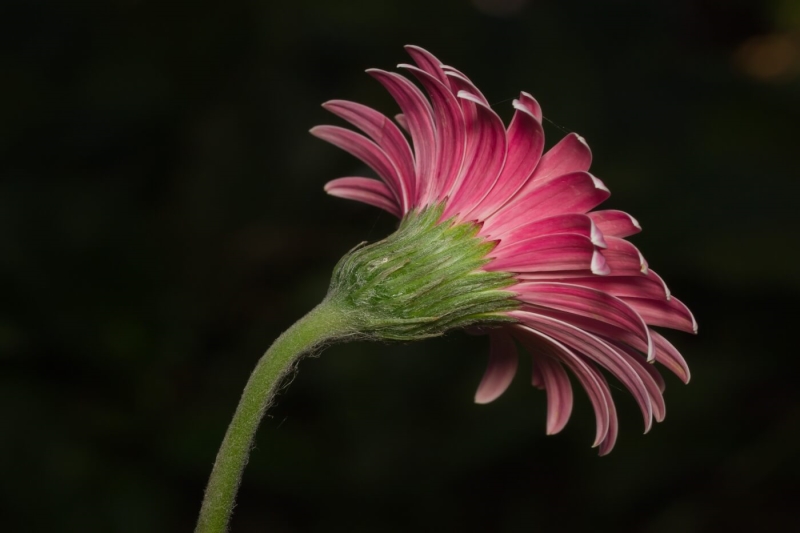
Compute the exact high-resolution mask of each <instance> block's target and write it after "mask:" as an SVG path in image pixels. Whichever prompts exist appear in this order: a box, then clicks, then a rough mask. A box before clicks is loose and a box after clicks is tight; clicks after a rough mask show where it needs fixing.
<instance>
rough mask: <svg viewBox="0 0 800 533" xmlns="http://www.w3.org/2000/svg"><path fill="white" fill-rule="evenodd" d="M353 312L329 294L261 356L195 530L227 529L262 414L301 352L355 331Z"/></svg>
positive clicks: (219, 455)
mask: <svg viewBox="0 0 800 533" xmlns="http://www.w3.org/2000/svg"><path fill="white" fill-rule="evenodd" d="M353 333H354V332H353V328H352V327H351V325H350V323H349V321H348V313H347V312H346V311H343V310H342V309H341V308H340V307H339V305H338V304H337V302H335V301H332V300H331V299H326V300H325V301H323V302H322V303H321V304H320V305H319V306H317V307H316V308H314V309H313V310H312V311H311V312H310V313H308V314H307V315H306V316H304V317H303V318H301V319H300V320H299V321H298V322H296V323H295V324H294V325H293V326H292V327H291V328H289V329H288V330H286V332H284V333H283V335H281V336H280V337H278V339H277V340H276V341H275V343H274V344H273V345H272V346H271V347H270V348H269V350H267V352H266V353H265V354H264V355H263V357H261V359H260V360H259V361H258V364H257V365H256V368H255V369H254V370H253V373H252V374H251V375H250V379H249V380H248V382H247V385H246V386H245V388H244V392H243V393H242V398H241V400H239V406H238V407H237V408H236V413H235V414H234V415H233V420H232V421H231V424H230V426H228V431H227V433H226V434H225V439H224V440H223V441H222V445H221V446H220V448H219V452H218V453H217V459H216V461H215V462H214V468H213V469H212V471H211V477H210V478H209V480H208V486H207V487H206V493H205V497H204V498H203V505H202V507H201V509H200V517H199V518H198V520H197V527H196V529H195V533H224V532H225V531H227V529H228V522H229V521H230V517H231V513H232V512H233V507H234V500H235V498H236V491H237V490H238V488H239V483H240V481H241V479H242V472H243V471H244V467H245V466H246V465H247V459H248V457H249V455H250V450H251V449H252V446H253V438H254V436H255V433H256V430H257V429H258V424H259V422H261V418H262V417H263V416H264V412H265V411H266V410H267V407H269V406H270V404H271V403H272V400H273V398H274V397H275V393H276V392H277V390H278V388H279V386H280V383H281V381H282V379H283V378H284V377H285V376H286V375H287V374H288V373H289V371H290V370H291V369H292V367H293V366H294V364H295V363H296V362H297V361H298V359H299V358H300V356H302V355H303V354H305V353H308V352H309V351H311V350H313V349H314V348H316V347H319V345H320V344H322V343H325V342H330V341H333V340H336V339H341V338H344V337H347V336H350V335H352V334H353Z"/></svg>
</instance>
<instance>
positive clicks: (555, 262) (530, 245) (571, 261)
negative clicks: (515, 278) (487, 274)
mask: <svg viewBox="0 0 800 533" xmlns="http://www.w3.org/2000/svg"><path fill="white" fill-rule="evenodd" d="M594 251H595V247H594V245H593V244H592V241H590V240H589V239H588V238H587V237H584V236H582V235H575V234H569V233H563V234H556V235H544V236H542V237H534V238H532V239H527V240H525V241H521V242H518V243H515V244H512V245H509V246H508V247H506V248H505V249H504V250H503V251H502V253H501V254H500V255H499V256H498V257H497V258H495V259H493V260H492V261H491V262H490V263H489V264H488V265H486V266H485V267H484V269H486V270H492V271H498V270H504V271H507V272H537V273H539V272H547V271H564V270H580V271H581V272H584V271H586V270H590V269H591V265H592V258H593V257H594Z"/></svg>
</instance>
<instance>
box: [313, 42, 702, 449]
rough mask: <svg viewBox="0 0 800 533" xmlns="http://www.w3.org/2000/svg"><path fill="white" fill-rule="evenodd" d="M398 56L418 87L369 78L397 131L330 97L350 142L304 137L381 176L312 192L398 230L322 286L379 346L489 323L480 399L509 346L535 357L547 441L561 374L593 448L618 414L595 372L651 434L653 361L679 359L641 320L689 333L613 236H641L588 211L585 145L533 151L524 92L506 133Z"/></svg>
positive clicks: (657, 408)
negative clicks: (590, 426)
mask: <svg viewBox="0 0 800 533" xmlns="http://www.w3.org/2000/svg"><path fill="white" fill-rule="evenodd" d="M406 49H407V51H408V53H409V54H410V55H411V57H412V59H413V60H414V63H416V66H414V65H406V64H402V65H399V68H402V69H403V70H404V71H406V72H409V73H411V75H412V76H413V77H414V78H416V80H417V82H418V83H419V85H420V86H421V88H420V87H419V86H417V85H416V84H414V83H412V82H411V81H410V80H409V79H408V78H406V77H404V76H401V75H399V74H397V73H392V72H386V71H383V70H377V69H370V70H368V71H367V72H368V73H369V74H370V75H371V76H373V77H374V78H376V79H377V80H378V81H379V82H380V83H381V84H382V85H383V86H384V87H385V88H386V90H388V91H389V93H390V94H391V95H392V97H394V99H395V100H396V101H397V103H398V105H399V107H400V109H401V111H402V114H400V115H397V116H396V117H395V119H396V123H395V122H394V121H392V120H391V119H389V118H387V117H386V116H384V115H383V114H381V113H379V112H378V111H375V110H374V109H371V108H369V107H366V106H364V105H361V104H357V103H354V102H347V101H341V100H334V101H330V102H327V103H325V104H324V105H323V107H325V109H327V110H328V111H330V112H332V113H334V114H335V115H337V116H339V117H340V118H342V119H344V120H345V121H347V122H349V123H350V124H352V125H353V126H355V127H356V128H358V129H360V130H361V131H362V132H363V134H360V133H356V132H354V131H352V130H349V129H346V128H341V127H337V126H318V127H316V128H314V129H312V130H311V131H312V133H313V134H314V135H316V136H317V137H320V138H322V139H324V140H326V141H328V142H330V143H332V144H334V145H336V146H338V147H340V148H342V149H344V150H346V151H348V152H349V153H351V154H353V155H354V156H356V157H357V158H359V159H361V160H362V161H363V162H364V163H365V164H367V165H368V166H369V167H370V168H372V169H373V170H374V171H375V172H376V173H377V175H378V177H379V178H380V180H377V179H373V178H367V177H345V178H340V179H336V180H333V181H331V182H329V183H328V184H327V185H326V186H325V190H326V191H327V192H328V193H329V194H331V195H333V196H339V197H342V198H348V199H352V200H358V201H361V202H365V203H368V204H371V205H374V206H377V207H379V208H381V209H384V210H386V211H388V212H389V213H392V214H393V215H396V216H397V217H399V218H401V220H402V221H401V225H400V229H399V230H398V232H397V233H396V234H394V235H393V236H392V237H389V238H388V239H386V240H385V241H382V242H381V243H377V244H374V245H370V246H366V247H361V248H358V249H356V250H354V251H353V252H351V253H350V254H348V256H345V258H344V259H343V260H342V261H341V262H340V264H339V265H338V266H337V269H336V271H335V272H334V279H333V282H332V286H331V292H332V293H335V294H338V295H339V297H342V298H348V299H349V300H350V302H351V304H352V308H353V309H354V310H355V311H354V312H356V313H357V312H361V311H359V310H365V311H364V313H365V314H366V315H369V316H368V318H365V319H364V323H365V324H366V323H369V326H365V327H364V331H365V332H366V331H367V330H368V333H369V334H372V335H375V336H378V337H382V338H390V339H407V338H419V337H424V336H429V335H436V334H441V333H442V332H444V331H446V330H447V329H450V328H453V327H464V326H467V325H471V324H473V325H474V324H478V325H481V324H489V325H491V326H495V327H492V328H491V329H488V334H489V336H490V346H491V347H490V355H489V365H488V368H487V370H486V373H485V375H484V377H483V379H482V381H481V383H480V385H479V386H478V390H477V393H476V395H475V401H476V402H477V403H488V402H491V401H492V400H494V399H495V398H497V397H498V396H500V395H501V394H502V393H503V392H504V391H505V390H506V388H507V387H508V386H509V384H510V383H511V381H512V379H513V377H514V375H515V373H516V370H517V359H518V354H517V343H519V344H520V345H521V346H523V347H525V348H526V350H527V351H528V352H529V353H530V354H531V356H532V358H533V369H534V370H533V378H532V382H533V385H534V386H536V387H538V388H541V389H544V390H545V391H546V393H547V404H548V407H547V433H548V434H554V433H558V432H559V431H560V430H561V429H562V428H563V427H564V426H565V424H566V423H567V421H568V419H569V416H570V413H571V411H572V403H573V393H572V385H571V384H570V380H569V378H568V375H567V370H569V371H570V372H571V373H572V374H574V376H575V378H577V381H578V382H579V383H580V384H581V386H582V387H583V388H584V389H585V390H586V392H587V393H588V396H589V399H590V401H591V403H592V405H593V407H594V411H595V415H596V419H597V432H596V436H595V442H594V445H595V446H599V449H600V453H601V454H606V453H608V452H609V451H610V450H611V449H612V448H613V446H614V443H615V441H616V437H617V415H616V409H615V407H614V402H613V399H612V397H611V392H610V389H609V385H608V383H607V381H606V379H605V377H604V374H603V373H602V372H601V371H600V369H604V370H605V371H607V372H608V373H609V374H610V375H611V376H613V377H614V378H616V379H617V380H619V381H620V382H621V383H622V384H623V385H624V386H625V387H626V388H627V389H628V390H629V391H630V392H631V393H632V395H633V396H634V398H635V400H636V402H637V403H638V405H639V407H640V408H641V411H642V413H643V415H644V422H645V432H646V431H648V430H649V429H650V427H651V425H652V421H653V419H655V420H656V421H661V420H663V418H664V416H665V405H664V399H663V396H662V393H663V391H664V381H663V379H662V377H661V375H660V374H659V373H658V371H657V370H656V368H655V367H654V366H653V365H651V364H650V363H652V362H658V363H661V364H662V365H664V366H665V367H666V368H668V369H669V370H671V371H672V372H674V373H675V374H676V375H677V376H678V377H679V378H681V379H682V380H683V381H684V382H688V381H689V369H688V367H687V365H686V363H685V361H684V359H683V358H682V357H681V355H680V353H679V352H678V351H677V350H676V349H675V348H674V347H673V346H672V345H671V344H670V343H669V342H668V341H667V340H666V339H665V338H664V337H662V336H661V335H660V334H658V333H657V332H655V331H654V330H653V329H652V328H651V326H662V327H667V328H673V329H679V330H683V331H688V332H696V331H697V325H696V323H695V320H694V318H693V316H692V314H691V312H690V311H689V310H688V309H687V307H686V306H685V305H684V304H682V303H681V302H680V301H678V300H677V299H676V298H674V297H672V296H671V295H670V292H669V290H668V289H667V287H666V285H665V284H664V281H663V280H662V279H661V278H660V277H659V276H658V275H657V274H656V273H655V272H653V271H652V270H651V269H650V268H649V267H648V265H647V262H646V261H645V260H644V257H643V256H642V254H641V253H640V252H639V250H637V249H636V247H635V246H634V245H633V244H631V243H630V242H628V241H627V240H625V238H626V237H629V236H630V235H633V234H635V233H638V232H639V231H640V230H641V228H640V226H639V224H638V222H637V221H636V220H635V219H634V218H633V217H631V216H630V215H628V214H627V213H624V212H621V211H615V210H599V211H598V210H594V209H595V208H596V207H597V206H598V205H600V204H601V203H602V202H603V201H605V200H606V199H607V198H608V197H609V190H608V188H606V186H605V185H604V184H603V182H602V181H600V180H599V179H598V178H597V177H595V176H593V175H592V174H590V173H589V172H588V170H589V166H590V164H591V159H592V156H591V151H590V150H589V146H588V145H587V144H586V141H585V140H584V139H583V138H582V137H580V136H579V135H577V134H574V133H571V134H569V135H567V136H566V137H564V138H563V139H562V140H561V141H559V142H558V143H557V144H556V145H555V146H553V147H552V148H550V149H549V150H548V151H547V152H544V151H543V148H544V133H543V130H542V123H541V121H542V111H541V108H540V106H539V104H538V103H537V102H536V100H535V99H534V98H533V97H532V96H531V95H530V94H528V93H525V92H523V93H521V94H520V96H519V98H518V99H516V100H514V101H513V104H512V105H513V107H514V109H515V113H514V116H513V118H512V120H511V123H510V124H509V125H508V127H505V126H504V124H503V122H502V120H501V119H500V118H499V117H498V115H497V114H496V113H495V112H494V111H493V110H492V108H491V106H490V105H489V103H488V101H487V100H486V98H485V97H484V96H483V95H482V94H481V92H480V91H479V90H478V89H477V88H476V87H475V85H474V84H473V83H472V82H471V81H470V80H469V78H467V77H466V76H465V75H464V74H462V73H461V72H459V71H458V70H456V69H454V68H452V67H449V66H447V65H443V64H442V63H441V62H440V61H439V60H438V59H436V58H435V57H434V56H433V55H432V54H430V53H429V52H427V51H425V50H423V49H421V48H419V47H415V46H408V47H406ZM398 125H399V126H398ZM409 139H410V143H409ZM343 295H344V296H343ZM376 310H377V311H376ZM376 317H377V318H376Z"/></svg>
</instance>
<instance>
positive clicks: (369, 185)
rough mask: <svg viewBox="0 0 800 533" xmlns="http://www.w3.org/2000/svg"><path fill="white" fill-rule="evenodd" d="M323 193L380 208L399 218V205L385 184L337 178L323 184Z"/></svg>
mask: <svg viewBox="0 0 800 533" xmlns="http://www.w3.org/2000/svg"><path fill="white" fill-rule="evenodd" d="M325 192H327V193H328V194H330V195H331V196H338V197H339V198H346V199H348V200H356V201H358V202H363V203H365V204H369V205H374V206H375V207H380V208H381V209H383V210H384V211H388V212H389V213H391V214H393V215H394V216H396V217H398V218H400V216H401V211H400V205H399V204H398V203H397V198H395V197H394V195H393V194H392V191H390V190H389V187H387V186H386V184H385V183H383V182H380V181H378V180H374V179H372V178H357V177H352V178H339V179H335V180H333V181H329V182H328V183H326V184H325Z"/></svg>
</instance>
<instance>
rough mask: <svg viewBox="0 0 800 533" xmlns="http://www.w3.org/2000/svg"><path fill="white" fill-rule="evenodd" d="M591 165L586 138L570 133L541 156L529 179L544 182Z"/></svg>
mask: <svg viewBox="0 0 800 533" xmlns="http://www.w3.org/2000/svg"><path fill="white" fill-rule="evenodd" d="M591 166H592V151H591V150H590V149H589V145H588V144H586V139H584V138H583V137H581V136H580V135H578V134H577V133H570V134H569V135H567V136H566V137H564V138H563V139H561V140H560V141H559V142H558V144H556V145H555V146H553V147H552V148H550V149H549V150H548V151H547V153H545V154H544V155H543V156H542V161H541V163H539V166H538V167H536V171H534V173H533V176H531V180H532V181H533V182H536V181H538V182H540V183H541V182H545V181H549V180H551V179H554V178H557V177H558V176H562V175H564V174H569V173H571V172H582V171H587V170H589V167H591Z"/></svg>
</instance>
